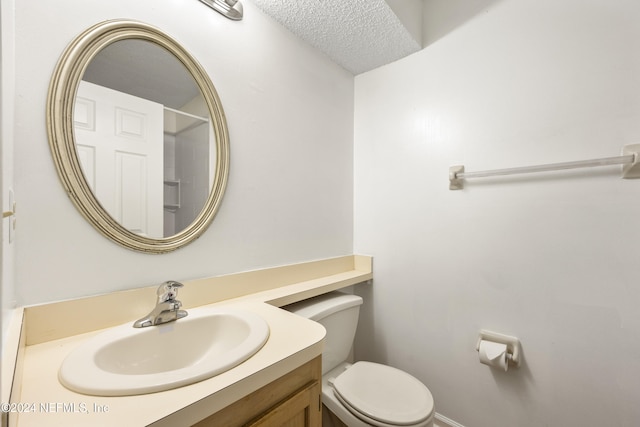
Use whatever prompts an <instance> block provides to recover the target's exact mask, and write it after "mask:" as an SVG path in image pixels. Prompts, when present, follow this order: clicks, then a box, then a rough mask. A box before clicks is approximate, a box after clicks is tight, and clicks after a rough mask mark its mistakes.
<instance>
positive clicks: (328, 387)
mask: <svg viewBox="0 0 640 427" xmlns="http://www.w3.org/2000/svg"><path fill="white" fill-rule="evenodd" d="M360 305H362V298H361V297H359V296H357V295H349V294H343V293H340V292H331V293H328V294H325V295H320V296H318V297H315V298H311V299H308V300H304V301H300V302H297V303H295V304H291V305H288V306H286V307H283V308H284V309H286V310H288V311H291V312H293V313H296V314H298V315H300V316H303V317H306V318H308V319H311V320H315V321H317V322H319V323H320V324H321V325H322V326H324V327H325V329H326V330H327V335H326V337H325V347H324V351H323V353H322V403H324V405H325V406H326V408H327V409H328V410H329V411H331V413H332V414H333V415H335V416H336V417H337V418H339V419H340V421H342V422H343V423H344V424H346V425H347V426H348V427H368V426H378V427H398V426H403V427H432V426H433V418H434V414H435V410H434V405H433V396H432V395H431V392H430V391H429V389H428V388H427V387H425V385H424V384H422V383H421V382H420V381H419V380H418V379H416V378H414V377H413V376H411V375H409V374H408V373H406V372H404V371H401V370H399V369H396V368H392V367H390V366H386V365H381V364H379V363H371V362H356V363H354V364H351V363H348V362H347V360H348V358H349V354H350V353H351V346H352V345H353V339H354V337H355V333H356V327H357V325H358V315H359V312H360ZM330 418H332V417H330V416H325V415H323V417H322V419H323V422H322V424H323V426H327V425H329V426H330V425H331V423H330Z"/></svg>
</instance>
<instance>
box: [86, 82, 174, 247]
mask: <svg viewBox="0 0 640 427" xmlns="http://www.w3.org/2000/svg"><path fill="white" fill-rule="evenodd" d="M78 100H80V101H77V102H76V107H75V111H74V128H75V132H76V137H77V141H78V143H77V150H78V155H79V159H80V163H81V166H82V169H83V173H84V174H85V177H86V178H87V182H88V183H89V186H90V187H91V188H92V190H93V191H94V194H96V197H97V199H98V200H100V203H101V204H102V205H103V207H104V209H105V210H106V211H107V212H108V213H109V214H110V215H111V216H112V217H113V218H114V219H116V220H117V221H118V222H119V223H120V224H122V225H123V226H124V227H125V228H126V229H128V230H130V231H132V232H134V233H136V234H140V235H144V236H150V237H161V236H162V235H163V143H162V141H163V106H162V105H161V104H158V103H155V102H152V101H148V100H146V99H142V98H138V97H135V96H132V95H128V94H125V93H122V92H118V91H115V90H112V89H107V88H105V87H102V86H98V85H95V84H92V83H88V82H85V81H82V82H81V83H80V87H79V88H78Z"/></svg>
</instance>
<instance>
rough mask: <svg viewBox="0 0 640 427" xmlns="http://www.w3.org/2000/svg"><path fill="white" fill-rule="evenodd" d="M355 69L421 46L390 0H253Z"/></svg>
mask: <svg viewBox="0 0 640 427" xmlns="http://www.w3.org/2000/svg"><path fill="white" fill-rule="evenodd" d="M252 1H253V3H255V4H256V5H257V6H258V7H259V8H260V9H261V10H262V11H264V12H265V13H266V14H267V15H269V16H271V17H272V18H273V19H275V20H276V21H278V22H280V23H281V24H282V25H283V26H284V27H286V28H288V29H289V30H290V31H291V32H292V33H293V34H295V35H296V36H298V37H300V38H301V39H303V40H305V41H306V42H308V43H309V44H311V45H312V46H314V47H316V48H317V49H319V50H321V51H323V52H324V53H326V54H327V55H328V56H329V57H330V58H331V59H332V60H333V61H334V62H336V63H338V64H340V65H341V66H342V67H344V68H345V69H347V70H349V71H350V72H352V73H353V74H360V73H363V72H365V71H369V70H372V69H374V68H377V67H379V66H381V65H385V64H388V63H390V62H393V61H396V60H398V59H400V58H403V57H405V56H407V55H410V54H412V53H414V52H417V51H418V50H420V49H421V46H420V43H418V42H417V41H416V40H415V39H414V38H413V37H412V36H411V35H410V34H409V32H408V31H407V29H406V28H405V26H404V25H403V24H402V22H401V21H400V19H399V18H398V17H397V16H396V14H395V13H394V12H393V11H392V10H391V8H390V7H389V5H388V4H387V3H386V2H385V0H252Z"/></svg>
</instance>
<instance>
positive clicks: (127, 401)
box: [2, 255, 373, 427]
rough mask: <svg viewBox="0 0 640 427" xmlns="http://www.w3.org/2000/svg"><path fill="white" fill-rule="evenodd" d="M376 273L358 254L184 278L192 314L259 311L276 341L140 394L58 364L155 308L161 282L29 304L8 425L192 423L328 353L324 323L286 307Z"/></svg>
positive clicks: (167, 426) (163, 426)
mask: <svg viewBox="0 0 640 427" xmlns="http://www.w3.org/2000/svg"><path fill="white" fill-rule="evenodd" d="M372 277H373V274H372V259H371V257H366V256H361V255H352V256H345V257H339V258H333V259H327V260H320V261H312V262H308V263H302V264H293V265H288V266H282V267H274V268H269V269H264V270H255V271H251V272H243V273H237V274H233V275H227V276H220V277H212V278H206V279H199V280H195V281H191V282H185V288H184V289H183V290H181V293H180V295H179V299H181V300H182V302H183V304H184V305H183V308H185V309H186V310H187V311H188V310H189V309H191V308H195V307H203V306H216V307H217V306H220V307H222V306H225V307H236V308H239V309H242V310H246V311H251V312H254V313H256V314H258V315H259V316H261V317H262V318H263V319H264V320H265V321H266V322H267V323H268V324H269V328H270V335H269V339H268V340H267V342H266V344H265V345H264V346H263V347H262V348H261V349H260V351H258V352H257V353H256V354H255V355H254V356H252V357H251V358H249V359H248V360H246V361H245V362H243V363H242V364H240V365H238V366H237V367H235V368H233V369H230V370H229V371H226V372H224V373H222V374H219V375H216V376H214V377H212V378H209V379H207V380H204V381H200V382H198V383H195V384H191V385H187V386H183V387H180V388H176V389H173V390H167V391H163V392H158V393H151V394H145V395H138V396H121V397H101V396H89V395H84V394H79V393H75V392H73V391H70V390H68V389H66V388H65V387H64V386H62V385H61V384H60V382H59V381H58V369H59V367H60V365H61V364H62V361H63V360H64V358H65V357H66V356H67V355H68V354H69V353H70V352H71V351H72V350H73V349H74V348H76V347H77V346H78V345H80V344H81V343H83V342H84V341H85V340H86V339H88V338H89V337H92V336H94V335H96V334H99V333H100V332H101V331H103V330H105V329H107V328H109V327H112V326H116V325H118V324H123V323H130V322H133V320H135V318H137V317H139V316H140V314H141V313H144V312H146V310H147V309H149V308H151V307H149V303H150V302H151V301H153V300H154V298H155V297H154V295H155V287H149V288H139V289H134V290H130V291H122V292H115V293H113V294H106V295H99V296H95V297H88V298H84V299H77V300H69V301H60V302H56V303H51V304H45V305H41V306H32V307H25V308H24V320H23V321H22V323H21V324H20V322H18V323H19V324H18V326H17V330H16V331H15V333H12V334H11V335H12V336H14V335H15V336H16V337H17V336H20V337H21V338H20V339H19V340H18V339H15V340H13V339H12V340H11V342H12V343H13V342H14V341H15V342H16V344H15V345H13V344H12V346H14V347H16V348H15V349H14V350H15V351H14V352H13V351H7V352H6V353H12V352H13V354H14V356H15V357H13V358H12V359H11V360H10V362H11V364H12V365H13V366H16V369H15V374H14V378H13V381H12V385H13V392H12V393H11V397H10V403H9V404H4V406H3V408H2V409H3V411H4V412H7V411H10V413H9V414H8V415H9V424H8V425H9V426H11V427H14V426H18V427H30V426H37V427H42V426H64V427H73V426H83V427H84V426H87V425H90V426H92V427H93V426H109V427H112V426H127V427H129V426H147V425H151V426H154V427H180V426H191V425H193V424H194V423H196V422H198V421H200V420H202V419H204V418H206V417H207V416H209V415H211V414H213V413H215V412H217V411H219V410H220V409H223V408H225V407H227V406H229V405H230V404H232V403H234V402H236V401H237V400H239V399H241V398H243V397H244V396H247V395H249V394H251V393H252V392H254V391H255V390H258V389H259V388H261V387H263V386H265V385H267V384H269V383H271V382H272V381H274V380H276V379H278V378H280V377H282V376H283V375H285V374H287V373H288V372H291V371H292V370H294V369H296V368H298V367H300V366H302V365H303V364H305V363H307V362H309V361H311V360H313V359H314V358H316V357H318V356H320V355H321V354H322V348H323V341H324V335H325V330H324V328H323V327H322V326H321V325H320V324H318V323H315V322H312V321H310V320H308V319H304V318H302V317H299V316H296V315H294V314H292V313H289V312H287V311H285V310H282V309H280V308H278V307H279V306H282V305H285V304H288V303H291V302H295V301H300V300H302V299H306V298H310V297H313V296H315V295H320V294H323V293H326V292H330V291H333V290H336V289H342V288H345V287H348V286H352V285H355V284H357V283H363V282H367V281H369V280H370V279H371V278H372ZM114 301H115V302H117V308H118V309H117V310H114V309H113V306H114ZM22 311H23V310H22V309H21V310H20V313H22ZM136 316H137V317H136ZM178 321H179V320H178ZM20 331H22V334H20ZM18 341H19V342H18ZM5 357H6V356H5V355H3V364H5V363H6V360H5ZM5 388H6V389H9V388H11V387H9V386H8V387H5V384H3V393H4V395H6V394H7V392H6V391H5ZM7 400H8V399H7ZM5 401H6V400H5Z"/></svg>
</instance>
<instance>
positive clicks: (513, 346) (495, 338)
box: [476, 330, 522, 368]
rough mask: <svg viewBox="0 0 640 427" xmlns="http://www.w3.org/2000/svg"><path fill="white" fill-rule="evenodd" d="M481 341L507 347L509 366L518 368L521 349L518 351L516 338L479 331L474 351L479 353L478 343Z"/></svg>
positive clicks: (518, 345)
mask: <svg viewBox="0 0 640 427" xmlns="http://www.w3.org/2000/svg"><path fill="white" fill-rule="evenodd" d="M481 341H492V342H496V343H500V344H504V345H506V346H507V360H508V362H509V365H510V366H515V367H516V368H519V367H520V362H521V359H522V358H521V353H522V351H521V349H520V340H519V339H518V338H516V337H512V336H509V335H503V334H499V333H497V332H491V331H486V330H481V331H480V333H479V334H478V342H477V343H476V351H480V342H481Z"/></svg>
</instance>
